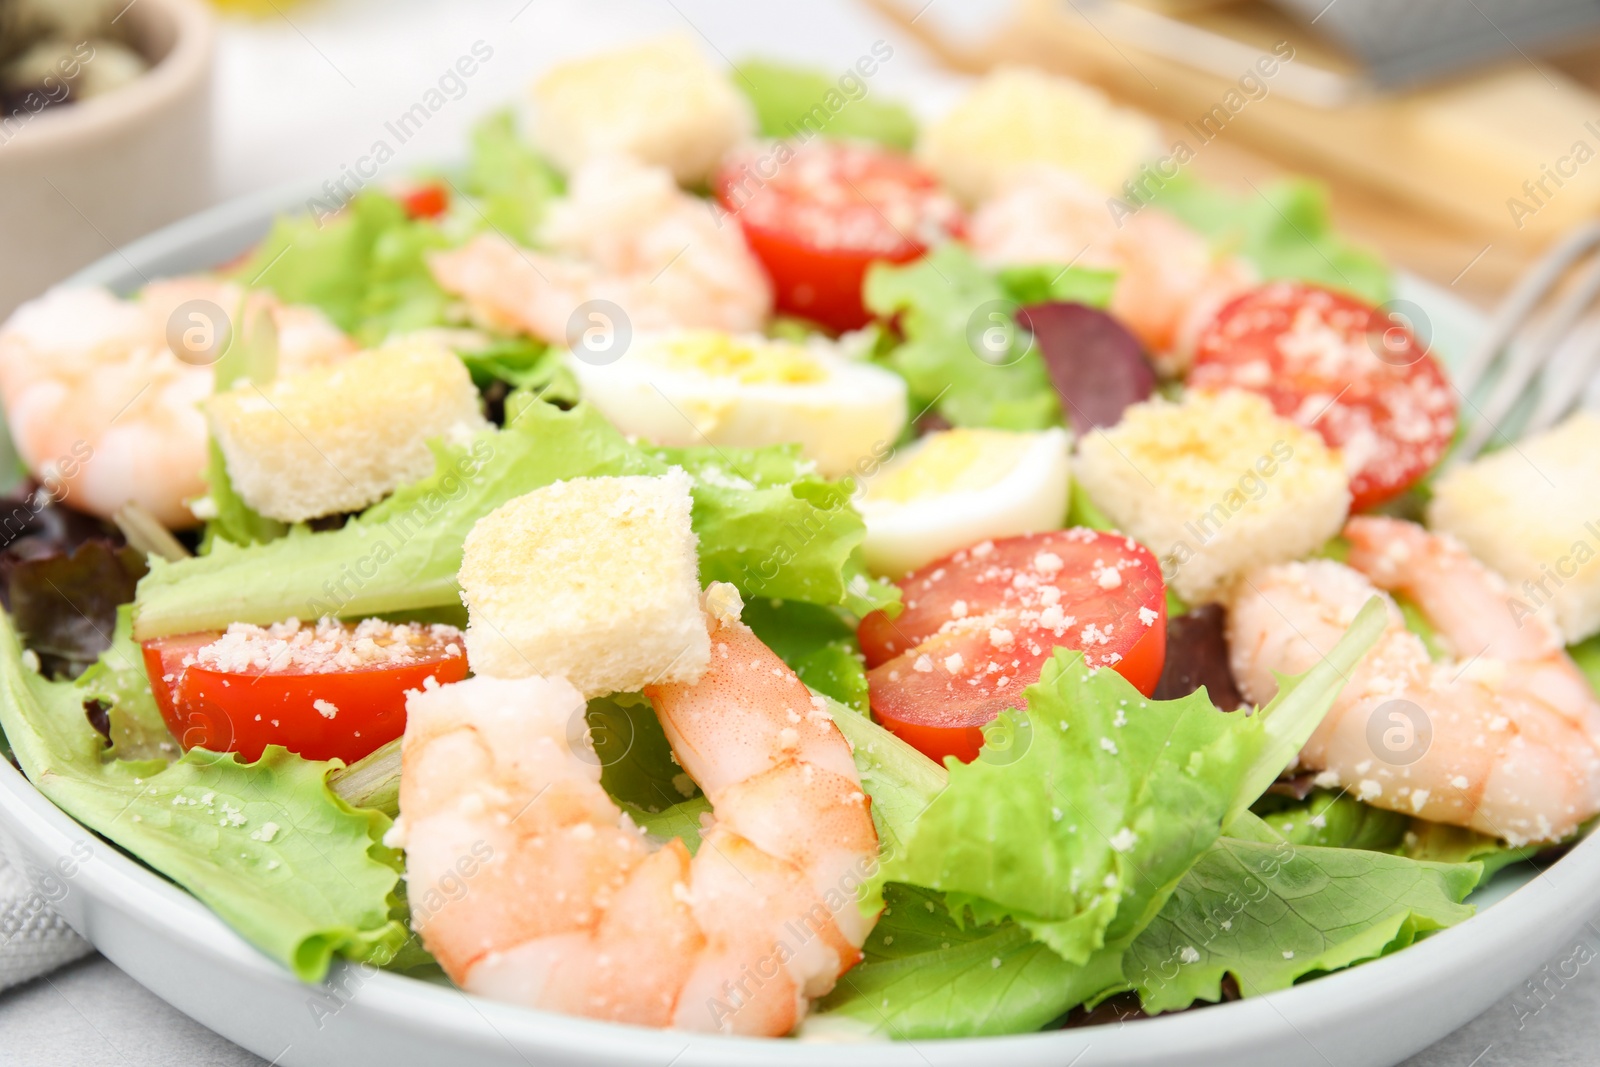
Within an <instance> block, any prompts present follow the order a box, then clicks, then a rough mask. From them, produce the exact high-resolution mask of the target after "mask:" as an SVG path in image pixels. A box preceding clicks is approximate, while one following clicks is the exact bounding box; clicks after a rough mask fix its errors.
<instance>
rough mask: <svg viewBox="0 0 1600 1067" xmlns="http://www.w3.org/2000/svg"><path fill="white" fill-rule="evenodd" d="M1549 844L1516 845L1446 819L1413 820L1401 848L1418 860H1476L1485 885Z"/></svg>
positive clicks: (1471, 861)
mask: <svg viewBox="0 0 1600 1067" xmlns="http://www.w3.org/2000/svg"><path fill="white" fill-rule="evenodd" d="M1548 847H1549V846H1547V845H1525V846H1521V847H1513V846H1511V845H1508V844H1506V843H1505V842H1504V841H1501V840H1500V839H1499V838H1496V837H1490V836H1489V835H1488V834H1480V833H1478V832H1477V831H1476V830H1469V829H1467V828H1466V827H1464V826H1446V825H1445V824H1443V823H1437V822H1426V821H1424V820H1422V819H1413V820H1411V830H1410V832H1409V833H1407V834H1406V835H1405V839H1404V841H1403V842H1402V843H1401V847H1400V851H1401V852H1402V853H1403V854H1404V855H1406V856H1409V857H1410V858H1411V859H1415V860H1429V861H1431V862H1434V863H1465V864H1477V865H1478V867H1479V868H1480V874H1479V878H1478V884H1479V885H1482V884H1483V883H1484V882H1487V881H1488V880H1489V879H1490V878H1492V877H1494V875H1495V873H1496V872H1498V871H1500V870H1502V869H1504V868H1506V867H1509V866H1510V865H1511V864H1513V863H1519V862H1521V861H1522V860H1527V859H1532V858H1533V857H1534V856H1537V855H1538V854H1539V853H1540V852H1542V851H1544V850H1545V849H1546V848H1548Z"/></svg>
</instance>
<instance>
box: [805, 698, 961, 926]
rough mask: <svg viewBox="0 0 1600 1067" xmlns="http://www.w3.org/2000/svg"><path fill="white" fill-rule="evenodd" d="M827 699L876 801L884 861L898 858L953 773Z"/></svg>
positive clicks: (869, 903)
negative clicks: (917, 823)
mask: <svg viewBox="0 0 1600 1067" xmlns="http://www.w3.org/2000/svg"><path fill="white" fill-rule="evenodd" d="M823 700H824V701H825V702H826V703H827V706H828V711H829V714H831V715H832V716H833V721H834V722H835V723H836V724H837V725H838V727H839V732H840V733H842V734H844V739H845V740H846V741H848V742H849V743H850V754H851V756H852V757H853V758H854V759H855V764H856V773H858V774H860V775H861V787H862V788H863V789H864V790H866V793H867V795H868V796H870V797H871V798H872V823H873V825H874V826H875V827H877V830H878V851H879V855H880V858H882V859H885V860H887V859H889V858H892V857H894V856H897V855H900V854H901V853H902V852H903V851H904V850H905V844H906V841H907V840H908V839H909V838H910V836H911V833H912V830H913V828H914V827H915V825H916V822H917V819H918V818H920V817H921V816H922V813H923V812H925V811H927V810H928V807H929V806H930V805H931V804H932V803H933V801H934V799H935V798H937V797H938V796H939V794H940V793H942V792H943V791H944V789H945V787H946V786H947V785H948V784H949V782H950V775H949V772H948V771H946V770H945V769H944V768H943V767H941V766H940V765H939V764H937V763H935V762H933V760H931V759H929V758H928V757H927V756H924V755H923V754H922V753H921V752H918V751H917V750H916V749H914V748H912V747H911V746H910V745H908V744H906V743H905V742H904V741H902V740H900V739H899V738H898V737H896V736H895V735H894V734H892V733H890V732H889V731H888V730H886V729H884V728H883V727H882V726H879V725H878V724H877V723H875V722H873V721H872V719H871V718H870V717H869V716H866V715H859V714H856V713H854V712H852V711H851V710H850V709H849V708H847V707H845V706H844V705H842V704H840V703H839V702H838V701H837V700H832V699H830V698H829V697H826V696H824V697H823ZM874 906H875V901H873V900H870V899H868V900H864V901H863V907H866V908H870V907H874Z"/></svg>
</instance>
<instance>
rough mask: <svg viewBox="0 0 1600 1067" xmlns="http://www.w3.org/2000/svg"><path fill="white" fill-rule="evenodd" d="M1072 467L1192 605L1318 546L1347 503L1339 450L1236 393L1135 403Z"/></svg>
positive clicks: (1087, 442)
mask: <svg viewBox="0 0 1600 1067" xmlns="http://www.w3.org/2000/svg"><path fill="white" fill-rule="evenodd" d="M1076 473H1077V476H1078V478H1079V480H1080V482H1081V483H1082V485H1083V488H1084V491H1085V492H1087V493H1088V494H1089V497H1090V499H1092V500H1093V501H1094V502H1095V503H1096V504H1098V505H1099V506H1100V508H1101V509H1102V510H1104V511H1105V513H1106V514H1107V515H1109V516H1110V517H1111V519H1112V521H1113V522H1115V523H1116V524H1117V526H1118V527H1119V528H1120V529H1121V530H1122V531H1123V532H1125V533H1127V534H1129V535H1131V536H1132V537H1134V538H1135V539H1137V540H1139V541H1141V542H1143V543H1144V544H1145V545H1146V546H1147V547H1148V548H1149V549H1150V550H1151V551H1152V552H1154V553H1155V554H1156V555H1157V556H1158V557H1160V558H1161V561H1162V570H1163V572H1164V573H1165V574H1166V578H1167V582H1168V584H1169V585H1171V586H1172V588H1173V589H1174V590H1175V591H1176V592H1177V593H1178V595H1179V596H1181V597H1183V598H1184V599H1185V600H1187V601H1189V602H1191V603H1203V602H1206V601H1211V600H1216V599H1218V598H1219V597H1221V596H1222V595H1223V594H1224V593H1225V592H1226V591H1227V588H1228V586H1229V585H1231V584H1232V583H1233V581H1234V580H1235V579H1237V578H1238V576H1239V575H1240V574H1242V573H1244V572H1245V571H1246V570H1249V569H1250V568H1252V567H1256V566H1260V565H1262V564H1269V563H1282V562H1286V561H1288V560H1293V559H1299V558H1301V557H1303V556H1305V555H1306V554H1307V553H1309V552H1312V551H1314V550H1315V549H1317V548H1320V547H1321V546H1322V545H1323V544H1324V543H1326V542H1327V541H1328V539H1329V538H1331V537H1333V536H1334V535H1335V534H1337V533H1338V532H1339V530H1340V528H1341V527H1342V526H1343V525H1344V519H1345V514H1346V513H1347V512H1348V511H1349V510H1350V485H1349V481H1348V480H1347V479H1346V477H1345V473H1344V467H1343V464H1341V462H1340V460H1339V456H1338V454H1337V453H1336V452H1334V451H1333V450H1331V449H1329V448H1328V446H1327V445H1325V444H1324V443H1323V441H1322V438H1321V437H1319V436H1317V434H1316V433H1314V432H1312V431H1310V430H1304V429H1301V428H1300V427H1299V426H1297V425H1295V424H1294V423H1292V422H1290V421H1289V420H1288V419H1284V418H1280V417H1279V416H1278V415H1277V414H1276V413H1274V412H1273V410H1272V407H1271V405H1269V404H1268V403H1267V402H1266V401H1265V400H1263V399H1262V398H1261V397H1258V396H1256V395H1255V394H1253V393H1246V392H1241V391H1238V390H1228V391H1225V392H1221V393H1203V392H1195V393H1190V394H1189V395H1188V396H1186V397H1185V398H1184V399H1183V401H1182V402H1181V403H1172V402H1170V401H1167V400H1160V399H1156V400H1148V401H1146V402H1144V403H1142V404H1136V405H1134V406H1133V407H1131V408H1129V409H1128V410H1127V412H1126V413H1125V414H1124V415H1123V417H1122V421H1121V422H1120V423H1118V424H1117V425H1116V426H1114V427H1112V428H1110V429H1108V430H1100V431H1097V432H1095V433H1093V434H1091V435H1089V436H1088V437H1086V438H1084V440H1083V444H1082V447H1081V450H1080V454H1079V457H1078V463H1077V467H1076Z"/></svg>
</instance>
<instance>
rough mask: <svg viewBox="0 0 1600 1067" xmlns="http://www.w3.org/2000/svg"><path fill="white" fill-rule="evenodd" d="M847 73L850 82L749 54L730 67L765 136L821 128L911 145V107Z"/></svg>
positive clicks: (844, 135)
mask: <svg viewBox="0 0 1600 1067" xmlns="http://www.w3.org/2000/svg"><path fill="white" fill-rule="evenodd" d="M849 78H850V79H851V82H850V84H842V83H841V76H840V75H837V74H833V75H830V74H827V73H825V72H823V71H821V70H816V69H813V68H811V67H798V66H792V65H790V64H787V63H775V62H772V61H770V60H765V59H753V60H749V61H747V62H744V63H740V64H739V65H738V66H737V67H735V68H734V80H733V84H734V86H735V87H736V88H738V89H740V90H742V91H743V92H744V94H745V96H747V97H749V98H750V103H751V104H752V105H753V106H754V107H755V111H756V122H757V124H758V125H759V126H760V128H761V135H762V136H763V137H779V138H783V137H795V136H805V135H807V134H810V135H815V134H817V133H821V134H823V135H824V136H827V137H842V138H851V139H855V140H863V141H876V142H877V143H879V144H884V145H888V146H889V147H891V148H898V149H900V150H901V151H902V152H905V151H910V149H911V145H912V142H914V141H915V140H916V138H917V120H916V119H915V118H914V117H912V114H911V112H910V110H909V109H907V108H906V106H905V105H904V104H901V103H899V102H897V101H884V100H875V99H872V98H871V96H870V94H869V92H868V91H867V89H866V88H865V85H866V83H865V82H863V81H862V80H861V79H859V78H856V77H855V74H854V72H853V71H852V72H850V73H849ZM847 90H850V91H849V92H848V93H847ZM857 93H859V94H860V95H856V94H857Z"/></svg>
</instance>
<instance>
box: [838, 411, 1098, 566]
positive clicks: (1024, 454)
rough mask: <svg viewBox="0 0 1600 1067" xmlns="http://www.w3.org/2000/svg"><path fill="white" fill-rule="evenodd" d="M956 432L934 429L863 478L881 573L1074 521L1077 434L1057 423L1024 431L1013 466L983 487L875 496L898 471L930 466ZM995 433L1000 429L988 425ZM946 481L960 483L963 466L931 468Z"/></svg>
mask: <svg viewBox="0 0 1600 1067" xmlns="http://www.w3.org/2000/svg"><path fill="white" fill-rule="evenodd" d="M969 432H971V431H965V430H953V431H944V432H943V433H942V434H929V435H928V436H926V437H923V438H921V439H919V440H918V441H916V442H914V443H913V444H911V445H909V446H908V447H907V448H905V449H904V450H902V451H901V452H900V453H899V454H898V455H896V456H894V457H893V458H892V459H890V460H889V461H888V462H887V463H885V464H884V465H883V467H882V468H881V469H880V470H879V471H877V472H876V473H875V474H874V475H873V476H872V477H871V478H868V479H867V480H866V481H865V482H864V483H863V484H862V489H861V492H860V493H859V494H858V495H857V496H856V500H855V504H856V507H857V509H858V510H859V511H860V512H861V515H862V517H863V518H864V519H865V520H866V523H867V538H866V541H865V542H864V544H863V545H862V549H863V551H864V553H865V555H866V562H867V567H868V569H870V570H871V571H873V572H874V573H875V574H879V575H883V576H885V577H889V578H899V577H902V576H903V575H905V574H907V573H908V572H910V571H914V570H916V569H917V568H918V567H922V566H925V565H926V564H929V563H932V562H933V561H934V560H936V559H940V558H942V557H944V556H948V555H949V554H950V553H952V552H955V551H957V550H959V549H962V548H966V547H968V546H970V545H974V544H977V543H978V542H980V541H989V540H995V539H998V538H1002V537H1012V536H1015V535H1017V534H1025V533H1039V532H1042V531H1045V530H1059V529H1061V528H1062V527H1063V526H1065V525H1066V517H1067V497H1068V491H1069V489H1070V487H1071V483H1072V472H1071V464H1070V460H1069V458H1068V457H1069V453H1070V452H1071V448H1072V438H1071V435H1070V434H1068V433H1067V431H1066V430H1062V429H1052V430H1044V431H1040V432H1038V433H1016V434H1011V435H1008V436H1011V437H1014V438H1015V439H1016V442H1015V449H1016V452H1015V456H1014V458H1013V459H1012V460H1011V463H1010V467H1009V470H1007V471H1006V472H1005V473H1004V474H1003V475H1002V476H1000V477H999V478H997V479H995V480H994V481H992V482H990V483H989V484H987V485H984V486H982V487H980V488H965V489H956V490H954V491H948V490H945V491H941V490H939V489H938V488H937V485H935V486H934V487H932V490H931V491H930V492H928V493H925V494H919V495H917V496H914V497H912V498H911V499H909V500H897V499H887V498H886V497H885V496H884V495H883V494H882V492H880V493H878V494H874V491H873V489H874V483H876V484H877V485H878V486H879V487H880V488H881V487H883V486H885V485H886V484H887V481H886V479H889V478H893V477H894V476H895V475H896V473H897V472H899V473H904V472H905V471H906V469H907V468H908V466H910V465H925V464H926V463H927V462H928V461H929V460H930V458H932V454H931V453H926V454H925V450H927V449H929V447H930V445H931V444H932V443H933V442H935V441H936V440H937V439H939V438H940V437H942V436H944V434H950V433H957V434H960V433H969ZM980 432H983V433H988V434H993V433H998V432H1000V431H980ZM924 473H931V474H934V475H935V476H936V477H935V481H936V482H937V481H938V480H939V479H940V478H942V480H943V484H944V485H946V486H949V485H953V484H958V480H959V479H960V477H961V473H962V472H961V470H948V469H947V470H943V471H929V472H924Z"/></svg>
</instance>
